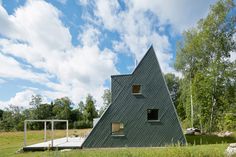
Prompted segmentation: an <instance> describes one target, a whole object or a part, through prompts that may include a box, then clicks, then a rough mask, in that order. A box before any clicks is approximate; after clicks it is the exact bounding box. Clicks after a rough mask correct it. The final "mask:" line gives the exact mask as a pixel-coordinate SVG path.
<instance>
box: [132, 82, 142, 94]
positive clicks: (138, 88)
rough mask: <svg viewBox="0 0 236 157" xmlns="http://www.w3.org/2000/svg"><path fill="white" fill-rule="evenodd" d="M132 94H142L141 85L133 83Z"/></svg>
mask: <svg viewBox="0 0 236 157" xmlns="http://www.w3.org/2000/svg"><path fill="white" fill-rule="evenodd" d="M132 94H134V95H138V94H142V92H141V85H137V84H136V85H133V86H132Z"/></svg>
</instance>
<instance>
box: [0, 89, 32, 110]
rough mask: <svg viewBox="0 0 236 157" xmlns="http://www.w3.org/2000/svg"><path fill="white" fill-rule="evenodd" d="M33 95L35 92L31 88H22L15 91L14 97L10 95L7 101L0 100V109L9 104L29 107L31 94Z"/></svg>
mask: <svg viewBox="0 0 236 157" xmlns="http://www.w3.org/2000/svg"><path fill="white" fill-rule="evenodd" d="M32 95H35V92H34V91H32V90H24V91H21V92H18V93H16V95H15V96H14V97H12V98H11V99H10V100H9V101H5V102H3V101H0V109H4V108H7V107H9V105H13V106H14V105H16V106H19V107H24V108H25V107H29V102H30V100H31V96H32Z"/></svg>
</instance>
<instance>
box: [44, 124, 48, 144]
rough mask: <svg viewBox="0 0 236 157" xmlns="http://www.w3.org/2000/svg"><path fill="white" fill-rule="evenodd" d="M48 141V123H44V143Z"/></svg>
mask: <svg viewBox="0 0 236 157" xmlns="http://www.w3.org/2000/svg"><path fill="white" fill-rule="evenodd" d="M46 141H47V121H44V142H46Z"/></svg>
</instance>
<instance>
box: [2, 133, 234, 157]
mask: <svg viewBox="0 0 236 157" xmlns="http://www.w3.org/2000/svg"><path fill="white" fill-rule="evenodd" d="M88 131H89V130H88V129H84V130H79V131H78V130H70V131H69V135H72V134H77V135H84V134H86V132H88ZM64 136H65V130H63V131H62V130H57V131H56V133H55V137H64ZM48 137H50V136H49V135H48ZM235 137H236V136H235V134H234V137H230V138H219V137H216V136H209V135H202V136H187V137H186V138H187V140H188V142H189V143H190V145H189V146H185V147H168V148H150V147H149V148H113V149H82V150H73V151H69V152H61V151H44V152H26V153H19V154H16V153H15V152H16V151H17V150H18V149H20V148H21V147H22V146H23V132H0V157H8V156H16V157H37V156H38V157H47V156H48V157H51V156H53V157H54V156H55V157H58V156H59V157H77V156H80V157H91V156H94V157H118V156H119V157H120V156H121V157H153V156H165V157H166V156H167V157H168V156H170V157H172V156H175V157H189V156H194V157H195V156H196V157H201V156H205V157H211V156H212V157H218V156H224V151H225V149H226V148H227V146H228V144H227V143H232V142H236V138H235ZM27 140H28V143H29V144H31V143H38V142H42V141H43V131H29V132H28V133H27ZM216 143H218V144H216ZM191 144H193V145H191ZM198 144H202V145H198ZM206 144H208V145H206Z"/></svg>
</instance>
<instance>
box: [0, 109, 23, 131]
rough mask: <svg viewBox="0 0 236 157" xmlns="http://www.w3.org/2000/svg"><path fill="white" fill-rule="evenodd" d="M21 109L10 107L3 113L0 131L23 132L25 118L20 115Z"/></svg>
mask: <svg viewBox="0 0 236 157" xmlns="http://www.w3.org/2000/svg"><path fill="white" fill-rule="evenodd" d="M21 111H22V108H20V107H18V106H13V105H10V106H9V108H7V109H6V111H4V112H3V115H2V120H1V121H0V130H4V131H16V130H23V126H24V120H25V117H24V116H23V115H22V114H21Z"/></svg>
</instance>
